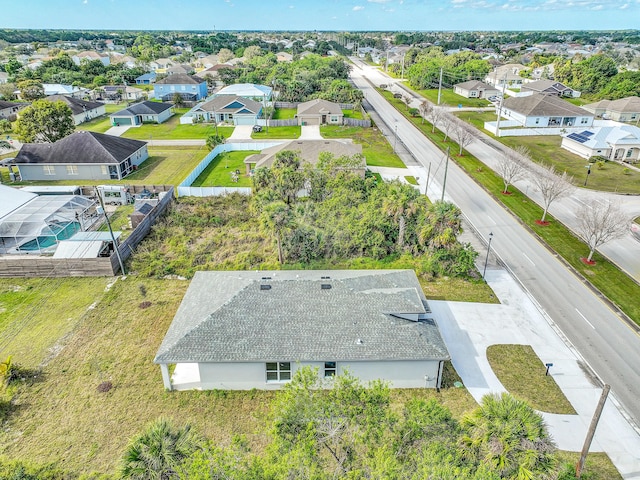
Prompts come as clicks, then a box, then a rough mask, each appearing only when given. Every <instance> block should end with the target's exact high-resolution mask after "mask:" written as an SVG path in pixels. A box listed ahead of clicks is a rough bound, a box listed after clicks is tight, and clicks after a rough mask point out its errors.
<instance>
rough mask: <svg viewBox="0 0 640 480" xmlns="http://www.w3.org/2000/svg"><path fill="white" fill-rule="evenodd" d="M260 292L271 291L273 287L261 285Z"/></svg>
mask: <svg viewBox="0 0 640 480" xmlns="http://www.w3.org/2000/svg"><path fill="white" fill-rule="evenodd" d="M260 290H271V285H267V284H265V283H263V284H261V285H260Z"/></svg>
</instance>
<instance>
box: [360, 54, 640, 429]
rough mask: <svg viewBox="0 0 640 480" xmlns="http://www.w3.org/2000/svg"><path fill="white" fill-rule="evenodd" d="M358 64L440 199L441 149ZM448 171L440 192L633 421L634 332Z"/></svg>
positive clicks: (455, 171) (638, 388) (369, 95)
mask: <svg viewBox="0 0 640 480" xmlns="http://www.w3.org/2000/svg"><path fill="white" fill-rule="evenodd" d="M356 62H357V60H356ZM356 64H357V65H358V67H356V68H354V69H353V71H352V73H351V77H352V80H353V81H354V83H355V84H356V85H357V86H358V87H359V88H361V89H362V90H363V92H364V94H365V98H366V100H367V102H368V103H369V104H370V105H371V106H372V107H373V108H375V110H376V111H377V114H378V115H379V117H380V118H381V119H382V120H383V121H384V122H385V123H386V130H387V131H391V132H394V134H395V132H397V136H398V139H399V141H401V142H402V143H403V144H404V146H405V147H406V148H407V149H408V150H410V151H411V152H413V154H414V156H415V157H416V159H417V160H418V162H420V163H421V164H422V165H423V166H424V167H425V168H427V167H428V165H429V164H430V163H431V165H432V166H431V172H432V176H433V178H432V180H431V184H430V191H431V192H433V191H435V194H436V195H437V197H436V199H439V198H440V193H439V192H441V185H442V183H443V177H444V170H445V169H444V167H443V154H442V152H441V151H440V150H439V149H438V148H437V147H435V146H434V145H433V144H432V143H431V142H429V141H428V140H427V138H426V137H424V135H422V133H421V132H420V131H419V130H417V129H416V128H415V127H414V126H413V125H412V124H411V123H410V122H409V121H408V120H406V119H405V118H404V117H403V116H402V115H400V114H399V113H398V112H397V111H396V110H395V108H394V107H393V106H391V105H390V104H389V103H388V102H387V101H386V100H385V99H384V98H383V97H382V96H381V95H380V94H378V93H377V92H376V91H375V89H373V88H372V87H371V85H370V84H369V83H368V81H367V78H368V79H369V80H371V81H372V82H373V83H374V84H376V85H377V84H379V83H386V80H385V78H384V77H382V76H381V74H380V73H379V72H377V71H376V70H375V69H373V68H370V67H367V66H364V65H363V64H362V62H357V63H356ZM365 77H366V78H365ZM396 127H397V128H396ZM383 128H384V127H383ZM434 172H435V175H433V173H434ZM447 172H448V174H447V183H446V196H445V198H446V199H447V200H450V201H452V202H453V203H455V204H456V205H458V206H459V207H460V209H461V210H462V211H463V212H464V214H465V216H466V217H467V219H468V220H469V222H470V223H471V224H472V225H473V226H474V227H475V228H476V229H477V231H478V232H479V233H480V235H481V236H483V237H484V238H485V239H487V238H488V235H489V233H490V232H492V233H493V241H492V243H491V249H492V252H494V253H495V254H497V255H498V256H499V258H500V259H501V260H502V261H503V262H504V264H505V265H506V266H507V268H508V269H510V270H511V271H512V273H513V274H514V275H515V277H516V278H517V279H518V281H519V282H520V283H521V284H522V285H523V287H524V288H525V289H526V290H527V291H528V292H529V293H530V294H531V296H532V297H533V299H534V301H535V302H536V303H537V304H538V305H539V308H540V310H541V311H542V312H543V313H544V314H545V315H546V316H547V318H548V319H549V320H550V321H551V322H552V323H553V324H555V325H556V326H557V327H558V328H559V330H560V331H561V334H562V335H564V337H566V339H567V340H568V342H569V343H570V344H572V345H573V346H574V347H575V349H576V350H577V351H578V352H579V354H580V355H581V356H582V358H584V359H585V361H586V362H587V363H588V365H589V366H590V367H591V368H592V369H593V370H594V371H595V372H596V374H597V375H598V377H599V378H600V379H601V380H602V381H604V382H606V383H608V384H610V385H611V387H612V391H613V393H614V396H615V398H616V399H617V400H618V401H619V402H621V403H622V405H623V406H624V408H625V410H626V412H627V413H628V414H629V416H630V417H631V418H632V419H633V420H634V421H635V423H636V424H639V423H640V402H638V399H639V398H640V368H638V365H640V336H638V335H637V334H636V333H635V332H634V331H633V330H632V329H631V328H630V327H629V326H627V325H626V324H625V323H624V322H623V321H622V320H621V319H620V318H619V317H618V316H617V315H616V313H615V312H613V311H612V310H611V309H610V308H609V307H608V305H607V304H605V303H604V302H603V301H602V300H601V299H600V298H598V296H596V295H595V294H594V293H593V292H592V291H591V290H590V289H589V288H588V287H587V286H586V285H584V284H583V282H582V281H581V280H579V279H578V278H577V277H576V276H575V275H574V274H572V273H571V272H570V271H569V270H568V269H567V268H566V267H565V266H564V264H563V263H561V261H559V260H558V259H557V258H556V255H555V254H553V253H551V252H550V251H549V250H547V248H546V247H545V246H543V245H542V244H541V243H540V242H539V241H538V240H537V239H536V238H534V237H533V236H532V235H531V234H530V233H529V232H528V231H527V230H526V229H525V228H523V227H522V226H521V225H520V224H519V223H518V221H517V220H516V219H515V218H513V217H512V216H511V214H510V213H508V212H507V211H506V210H505V209H504V208H503V207H502V206H501V205H499V204H498V203H497V202H495V201H494V200H493V199H492V198H491V197H490V196H489V195H488V194H487V193H486V192H485V191H484V190H483V189H482V188H480V187H479V186H478V185H477V184H476V183H475V182H474V181H473V180H471V179H470V178H469V177H467V175H465V174H464V172H463V171H462V170H461V169H460V168H458V167H457V166H456V165H455V163H453V162H449V165H448V169H447ZM432 196H433V194H432ZM542 361H543V362H544V361H545V359H544V358H543V359H542ZM555 368H557V369H561V368H562V366H561V365H557V366H556V367H555Z"/></svg>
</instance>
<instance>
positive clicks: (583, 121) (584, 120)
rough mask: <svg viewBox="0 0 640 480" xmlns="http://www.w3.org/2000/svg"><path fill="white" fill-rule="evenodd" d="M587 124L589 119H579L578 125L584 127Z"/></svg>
mask: <svg viewBox="0 0 640 480" xmlns="http://www.w3.org/2000/svg"><path fill="white" fill-rule="evenodd" d="M587 123H589V119H588V118H585V117H583V118H581V119H580V125H586V124H587Z"/></svg>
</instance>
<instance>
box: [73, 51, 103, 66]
mask: <svg viewBox="0 0 640 480" xmlns="http://www.w3.org/2000/svg"><path fill="white" fill-rule="evenodd" d="M71 60H73V63H75V64H76V65H80V64H81V63H82V62H83V61H85V62H91V61H94V60H100V62H102V64H103V65H104V66H105V67H106V66H108V65H109V64H110V63H111V58H109V55H106V54H102V53H98V52H92V51H86V52H79V53H76V54H75V55H73V56H72V57H71Z"/></svg>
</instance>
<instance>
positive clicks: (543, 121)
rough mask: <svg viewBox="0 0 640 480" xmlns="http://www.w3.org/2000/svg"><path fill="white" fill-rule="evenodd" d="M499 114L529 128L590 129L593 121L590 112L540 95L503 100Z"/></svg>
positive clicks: (554, 97) (553, 97)
mask: <svg viewBox="0 0 640 480" xmlns="http://www.w3.org/2000/svg"><path fill="white" fill-rule="evenodd" d="M501 113H502V115H503V116H505V117H507V118H509V119H511V120H514V121H516V122H518V123H519V124H520V125H522V126H524V127H529V128H546V127H557V128H564V127H591V126H592V125H593V120H594V116H593V114H592V113H591V112H588V111H587V110H584V109H582V108H580V107H576V106H575V105H573V104H571V103H569V102H567V101H566V100H562V99H561V98H559V97H556V96H555V95H545V94H542V93H534V94H532V95H529V96H525V97H509V98H505V99H504V101H503V102H502V111H501Z"/></svg>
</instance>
